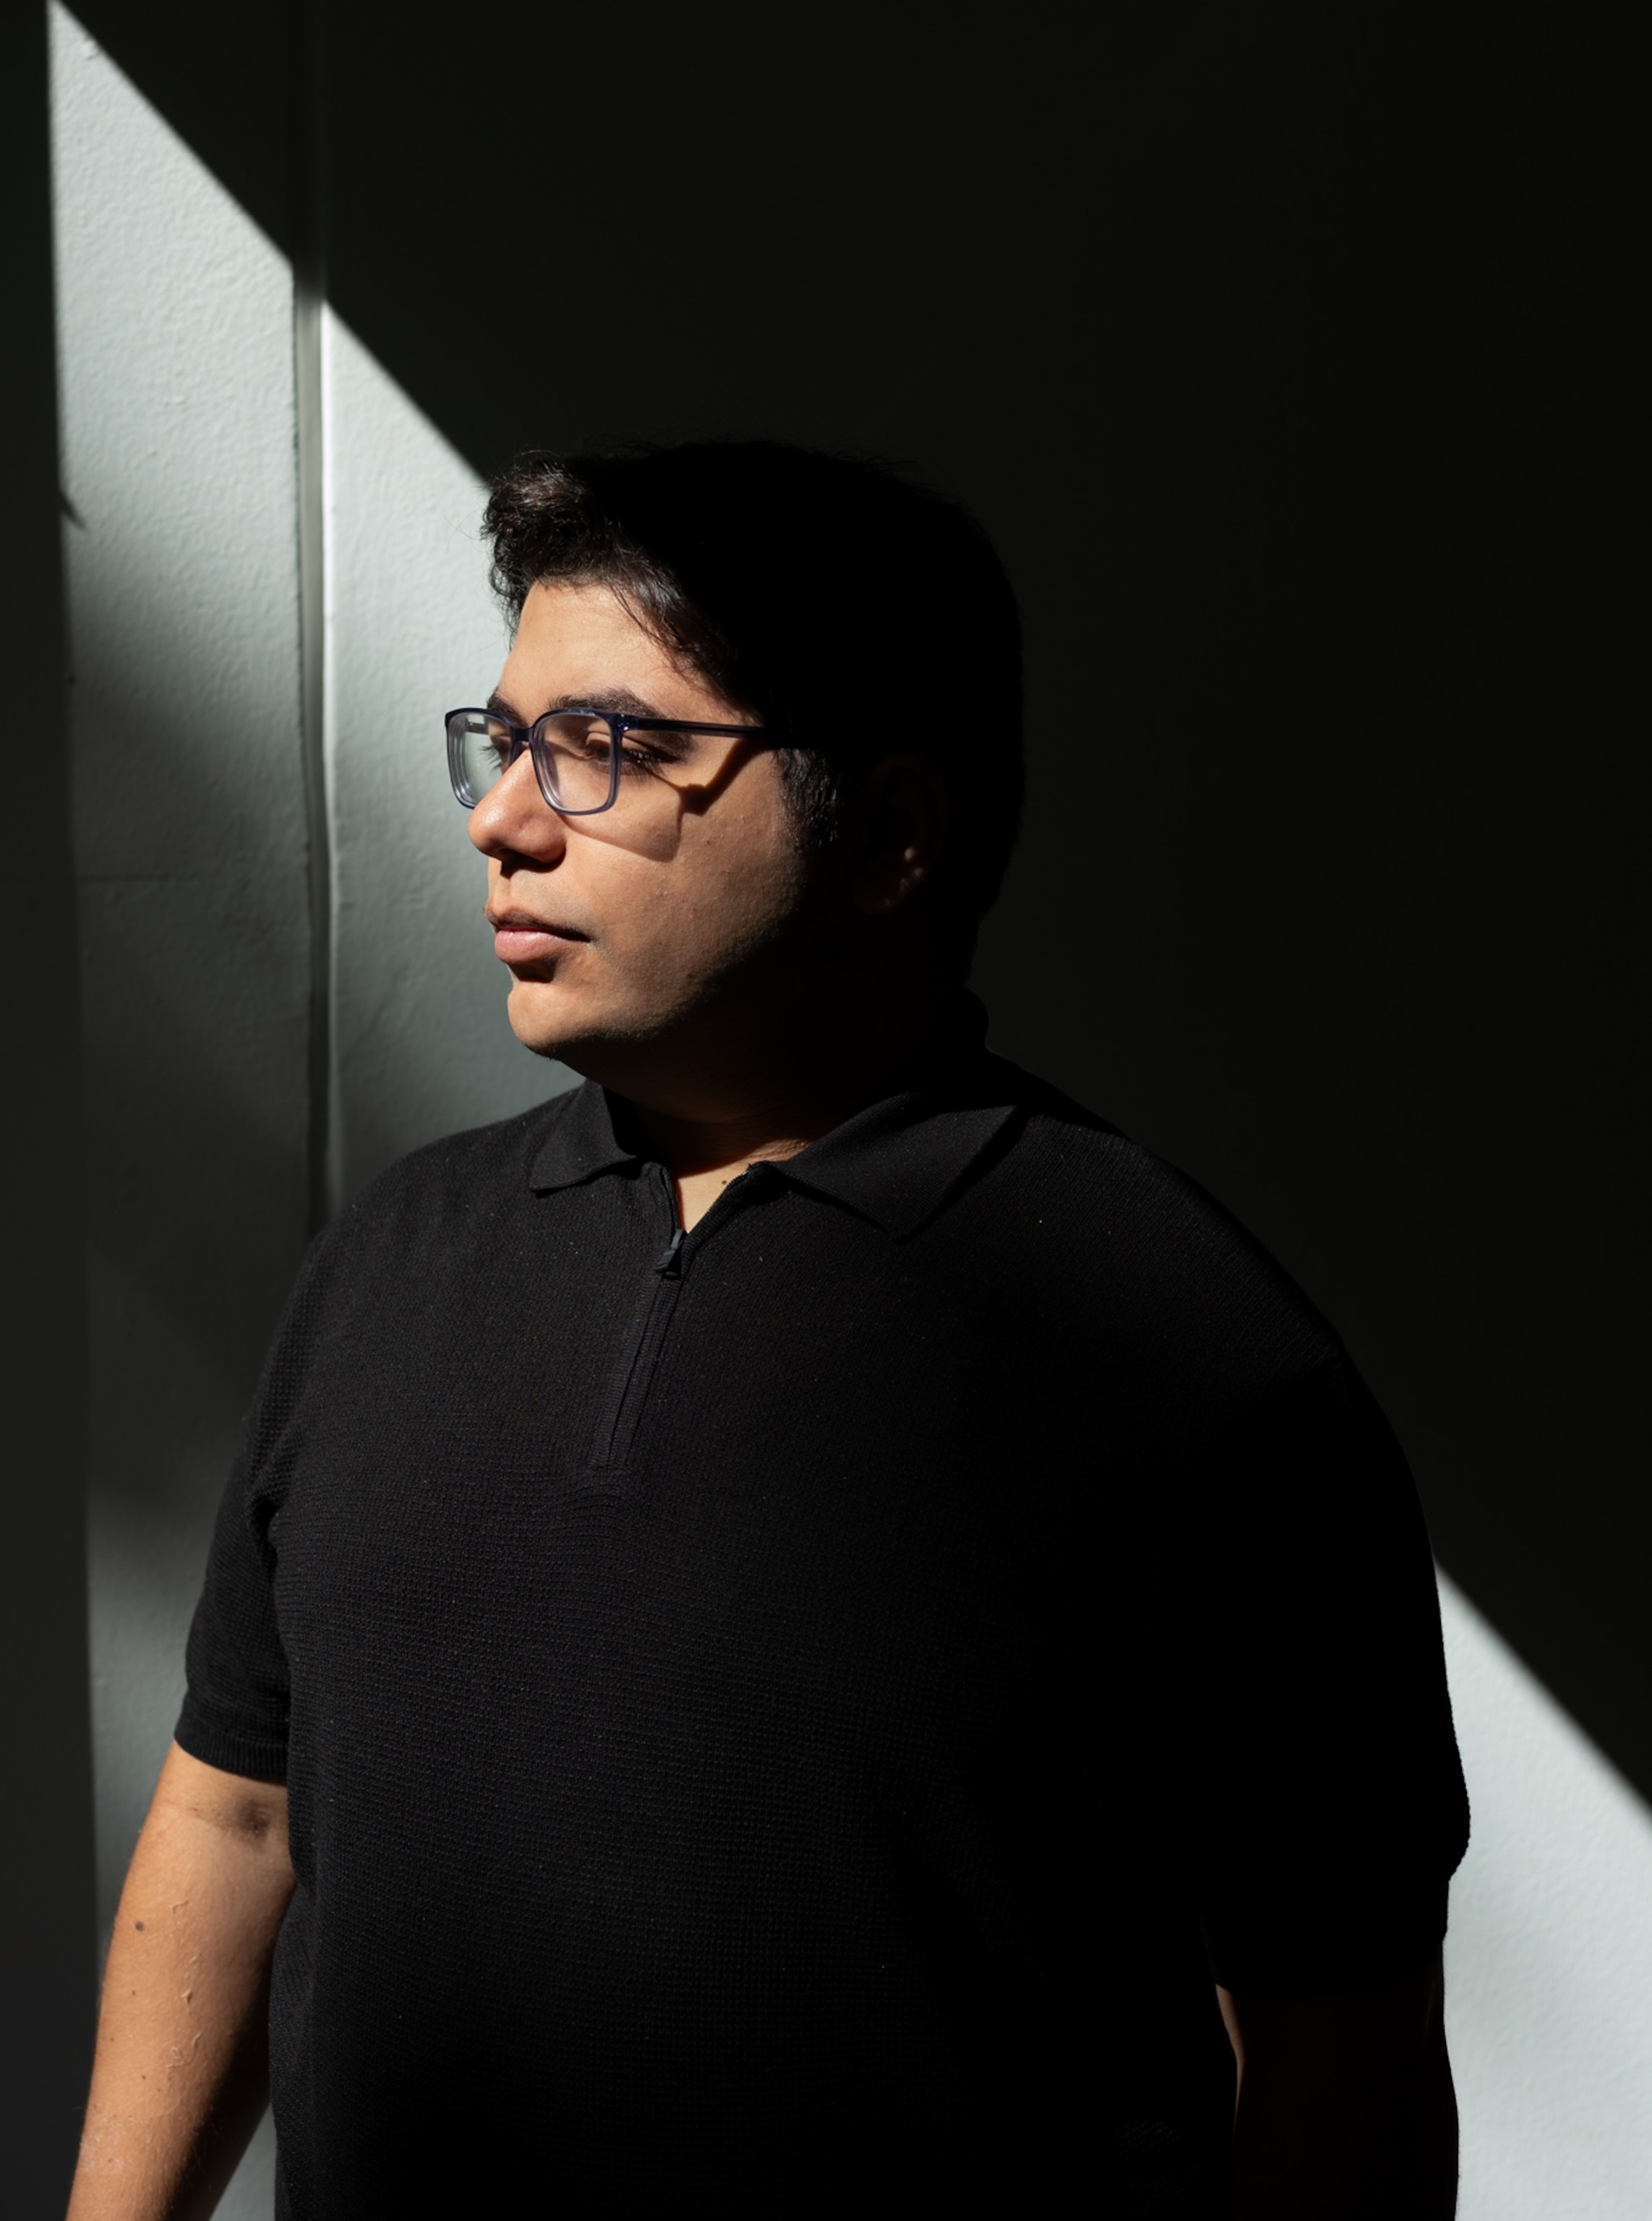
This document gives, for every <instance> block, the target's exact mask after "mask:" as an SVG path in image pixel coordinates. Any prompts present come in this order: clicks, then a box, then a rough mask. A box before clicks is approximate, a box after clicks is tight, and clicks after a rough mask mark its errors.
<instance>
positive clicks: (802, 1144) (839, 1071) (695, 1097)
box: [609, 993, 952, 1227]
mask: <svg viewBox="0 0 1652 2221" xmlns="http://www.w3.org/2000/svg"><path fill="white" fill-rule="evenodd" d="M951 1000H952V998H951V997H950V996H949V995H946V994H944V993H937V994H936V995H935V996H934V997H933V998H926V999H925V1001H924V1003H923V1004H922V1005H921V1006H918V1007H913V1008H909V1009H908V1010H905V1011H904V1012H903V1013H900V1014H899V1015H898V1017H897V1016H896V1015H895V1014H890V1022H887V1023H883V1024H879V1025H867V1024H864V1023H863V1024H862V1026H860V1028H858V1029H856V1030H855V1031H854V1034H853V1035H847V1037H846V1030H845V1029H841V1028H820V1029H811V1031H810V1034H809V1035H808V1036H807V1037H806V1038H804V1039H798V1040H793V1041H792V1042H790V1043H788V1042H785V1040H784V1039H782V1040H779V1041H777V1040H776V1039H775V1038H774V1037H773V1035H770V1037H769V1038H768V1039H767V1041H765V1042H748V1043H746V1044H743V1045H742V1046H744V1047H745V1048H746V1050H747V1054H745V1055H743V1056H742V1055H732V1056H731V1055H729V1054H728V1053H727V1051H728V1047H729V1045H728V1044H724V1045H723V1048H724V1054H722V1055H720V1056H718V1057H716V1059H715V1060H713V1061H712V1062H711V1064H710V1068H709V1069H708V1068H707V1067H704V1066H702V1067H699V1068H698V1069H687V1070H685V1069H683V1068H682V1067H680V1066H679V1067H678V1068H677V1069H675V1070H674V1071H673V1072H671V1073H668V1074H667V1073H660V1074H659V1075H657V1077H656V1076H654V1075H648V1074H645V1073H635V1074H628V1075H626V1077H627V1079H629V1081H630V1083H631V1084H630V1085H625V1084H623V1082H622V1084H621V1085H619V1086H618V1087H617V1088H616V1091H615V1092H617V1093H619V1094H621V1095H622V1096H623V1098H624V1099H625V1101H626V1104H627V1107H628V1111H629V1123H630V1124H631V1125H632V1127H633V1129H634V1130H635V1133H636V1135H637V1136H638V1138H639V1139H641V1141H642V1142H645V1143H646V1145H647V1147H648V1151H649V1154H651V1155H654V1156H655V1157H657V1158H658V1159H659V1161H660V1162H661V1163H662V1164H664V1165H665V1166H666V1168H667V1169H668V1170H669V1171H670V1173H672V1175H673V1179H674V1180H675V1182H676V1186H677V1193H678V1205H679V1211H681V1214H682V1221H683V1224H684V1225H685V1227H688V1226H692V1225H693V1224H694V1223H695V1222H696V1220H698V1218H701V1217H704V1214H705V1212H706V1211H709V1210H710V1207H711V1205H712V1204H714V1203H715V1202H716V1199H717V1198H718V1196H719V1195H721V1193H722V1192H723V1189H724V1188H725V1187H727V1186H729V1183H730V1182H731V1181H733V1180H735V1179H738V1178H739V1177H740V1175H741V1173H743V1172H744V1171H746V1170H747V1168H748V1167H749V1166H751V1165H754V1164H757V1163H760V1162H761V1161H766V1160H767V1161H783V1160H785V1158H787V1157H794V1156H796V1155H797V1154H798V1152H799V1151H800V1150H802V1149H805V1148H808V1146H809V1144H810V1142H816V1141H818V1140H819V1139H820V1137H821V1136H822V1135H823V1134H828V1133H829V1132H830V1131H831V1129H832V1128H833V1127H834V1126H838V1125H841V1124H842V1122H843V1121H844V1119H846V1118H851V1117H854V1114H855V1112H856V1111H857V1110H864V1109H865V1108H866V1106H867V1104H870V1103H876V1102H878V1101H879V1100H880V1099H881V1098H883V1097H884V1096H885V1095H887V1094H891V1093H892V1092H894V1091H895V1090H896V1089H897V1088H898V1087H899V1085H901V1084H902V1081H903V1080H904V1078H905V1077H906V1075H907V1074H908V1073H910V1072H911V1070H912V1069H913V1067H915V1066H916V1065H917V1064H919V1063H920V1062H921V1061H922V1060H923V1057H924V1055H925V1054H926V1053H927V1052H928V1051H929V1048H931V1047H932V1045H933V1043H934V1042H935V1040H936V1036H937V1035H938V1034H939V1033H940V1031H941V1029H942V1025H943V1023H944V1017H945V1012H946V1010H947V1007H948V1004H949V1003H950V1001H951ZM788 1048H789V1049H790V1051H791V1053H790V1054H787V1053H785V1052H786V1051H787V1049H788ZM697 1061H698V1060H697ZM616 1077H617V1075H616ZM651 1077H654V1078H655V1084H654V1085H649V1079H650V1078H651ZM609 1084H610V1085H613V1083H612V1081H610V1083H609Z"/></svg>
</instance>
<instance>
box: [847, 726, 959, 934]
mask: <svg viewBox="0 0 1652 2221" xmlns="http://www.w3.org/2000/svg"><path fill="white" fill-rule="evenodd" d="M947 820H948V801H947V786H946V781H945V780H944V779H942V776H941V774H940V773H939V772H938V771H937V770H936V767H935V766H934V765H933V764H931V763H926V762H925V761H924V760H923V757H922V756H885V758H884V760H883V761H882V762H881V763H880V764H879V765H878V766H876V768H875V769H874V770H873V773H871V775H870V777H869V778H868V779H867V783H866V785H865V786H864V787H863V788H862V790H861V793H860V801H859V804H858V805H857V807H856V808H855V810H854V813H853V819H852V823H853V835H852V838H853V841H854V869H853V872H852V873H851V876H850V879H849V895H850V899H851V900H852V901H853V903H854V906H855V908H856V909H857V910H861V911H864V912H865V914H866V915H867V917H887V916H889V915H890V913H891V912H892V911H894V910H898V909H899V908H900V906H901V904H903V903H904V902H905V901H906V900H907V899H908V898H910V895H911V894H912V893H913V892H914V891H915V890H916V889H917V888H918V887H920V886H922V885H923V882H924V880H925V879H928V878H929V873H931V872H932V871H933V870H934V869H935V865H936V858H937V857H938V856H939V855H940V854H941V848H942V842H943V841H945V839H946V837H947Z"/></svg>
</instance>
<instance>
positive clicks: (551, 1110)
mask: <svg viewBox="0 0 1652 2221" xmlns="http://www.w3.org/2000/svg"><path fill="white" fill-rule="evenodd" d="M584 1092H585V1090H584V1089H583V1088H581V1087H573V1088H569V1089H568V1090H567V1091H566V1092H565V1093H563V1094H560V1095H557V1096H554V1097H553V1098H551V1100H550V1101H549V1102H548V1103H541V1104H535V1107H534V1109H533V1110H527V1111H522V1112H519V1113H517V1115H516V1116H515V1117H510V1118H501V1119H498V1120H497V1121H496V1122H495V1123H493V1124H491V1125H487V1126H472V1127H470V1128H467V1129H466V1130H464V1131H463V1132H460V1133H457V1134H444V1135H443V1136H441V1138H440V1139H439V1140H437V1141H435V1142H426V1143H425V1144H424V1145H423V1147H422V1148H417V1149H414V1150H411V1151H410V1152H409V1154H407V1155H406V1156H404V1157H398V1158H397V1161H396V1162H395V1163H394V1164H391V1165H388V1166H386V1167H385V1170H384V1171H383V1172H381V1173H378V1174H376V1175H375V1176H374V1178H373V1179H370V1180H368V1181H367V1182H366V1184H365V1185H364V1186H362V1187H360V1189H359V1190H358V1191H357V1192H356V1193H355V1194H354V1196H352V1197H351V1198H350V1200H349V1202H348V1203H347V1204H346V1205H345V1207H344V1209H343V1210H342V1211H341V1212H340V1213H339V1215H338V1217H336V1218H335V1220H334V1221H333V1222H332V1223H331V1225H329V1227H328V1228H327V1229H326V1230H325V1232H324V1233H323V1234H322V1236H320V1237H319V1238H318V1240H317V1242H316V1263H317V1265H318V1266H320V1267H322V1268H323V1269H324V1270H326V1269H334V1270H336V1269H337V1268H338V1267H341V1266H343V1265H345V1264H347V1262H348V1261H353V1260H356V1259H360V1258H361V1257H363V1256H364V1255H367V1256H372V1255H378V1254H382V1253H383V1252H384V1251H385V1249H386V1248H392V1249H395V1250H397V1251H398V1252H401V1253H403V1254H408V1253H410V1252H416V1251H417V1250H419V1249H421V1248H424V1247H426V1246H428V1245H431V1244H435V1245H438V1246H440V1245H443V1244H445V1243H446V1242H450V1241H453V1240H454V1239H460V1238H463V1239H466V1240H472V1239H477V1238H480V1239H483V1240H485V1239H487V1238H488V1235H489V1232H490V1229H492V1230H494V1231H496V1232H497V1229H499V1228H500V1227H501V1226H502V1225H503V1224H504V1223H506V1222H508V1221H509V1220H510V1219H511V1218H513V1217H516V1215H517V1214H518V1213H520V1212H522V1211H525V1210H526V1209H527V1207H528V1205H529V1200H530V1192H529V1174H530V1172H531V1170H532V1167H533V1164H534V1161H535V1158H536V1156H537V1155H538V1154H539V1153H540V1152H541V1150H542V1149H543V1148H544V1147H545V1144H546V1142H547V1141H548V1139H549V1138H550V1137H551V1136H553V1135H554V1134H555V1133H556V1132H557V1130H558V1129H559V1128H560V1127H561V1126H562V1125H563V1124H564V1123H566V1121H567V1119H568V1118H569V1117H571V1116H573V1115H574V1112H575V1107H576V1105H577V1104H579V1098H580V1097H581V1096H582V1095H583V1094H584Z"/></svg>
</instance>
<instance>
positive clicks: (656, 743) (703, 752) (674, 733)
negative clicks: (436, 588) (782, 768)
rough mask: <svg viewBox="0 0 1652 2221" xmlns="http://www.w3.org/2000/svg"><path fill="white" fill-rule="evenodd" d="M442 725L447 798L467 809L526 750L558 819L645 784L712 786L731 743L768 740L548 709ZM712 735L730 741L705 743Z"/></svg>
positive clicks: (457, 716) (746, 732)
mask: <svg viewBox="0 0 1652 2221" xmlns="http://www.w3.org/2000/svg"><path fill="white" fill-rule="evenodd" d="M641 735H647V736H648V737H647V738H646V739H644V738H641V737H640V736H641ZM766 739H767V729H766V728H765V727H763V726H761V725H705V724H699V723H683V722H682V721H680V720H673V718H670V717H633V716H629V715H627V716H620V715H618V714H615V715H612V716H610V715H609V714H607V713H606V712H604V711H602V710H547V711H546V713H545V715H544V716H542V717H536V718H535V721H534V723H532V724H531V725H513V724H512V723H510V719H509V718H508V717H501V716H497V714H496V713H495V712H494V711H493V710H449V711H448V712H447V773H448V776H449V778H450V779H452V780H453V785H454V800H455V801H457V802H458V803H460V804H461V805H462V806H463V807H464V808H465V809H466V810H474V809H475V807H476V805H477V804H478V803H479V801H480V800H481V799H482V797H483V796H484V795H485V794H486V793H487V792H488V791H489V790H490V789H491V788H492V787H495V786H497V785H498V783H499V781H500V780H501V779H503V778H504V775H505V773H506V772H508V771H509V770H510V766H511V765H512V764H514V763H515V762H516V758H517V757H518V756H519V755H520V754H522V752H523V749H524V748H526V749H527V750H528V751H529V754H531V755H532V757H533V760H534V776H535V779H537V780H538V781H539V791H540V792H541V794H542V795H543V796H544V798H545V799H546V801H547V802H548V804H550V806H551V808H552V809H553V810H557V811H558V812H560V815H561V816H564V817H591V816H595V814H596V813H597V811H598V810H611V809H612V808H613V807H614V805H615V804H616V802H619V801H620V800H621V799H622V798H623V796H626V795H628V794H631V793H636V794H638V795H639V797H640V796H641V792H643V791H647V790H648V788H650V787H652V788H653V790H654V791H655V792H658V791H659V789H660V787H661V786H669V787H675V788H677V789H679V790H681V789H682V788H685V787H691V786H711V785H715V784H716V781H717V780H718V779H720V778H721V777H722V776H723V773H724V772H725V771H726V770H727V769H728V767H729V760H730V759H731V758H732V756H733V754H734V748H733V745H732V743H734V742H735V741H760V740H766ZM718 740H721V741H724V742H725V743H728V744H729V745H725V746H724V747H723V748H716V747H715V746H711V745H708V743H713V742H715V741H718Z"/></svg>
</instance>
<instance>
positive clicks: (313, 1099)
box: [291, 0, 335, 1234]
mask: <svg viewBox="0 0 1652 2221" xmlns="http://www.w3.org/2000/svg"><path fill="white" fill-rule="evenodd" d="M291 111H292V341H293V386H294V399H295V404H296V416H297V473H298V641H299V648H298V654H299V681H300V700H301V715H302V720H303V779H304V816H305V835H306V841H305V849H306V856H307V868H308V877H309V893H310V1015H309V1029H308V1048H307V1058H308V1067H309V1069H308V1102H307V1117H306V1122H305V1126H306V1129H305V1136H304V1161H305V1174H306V1186H307V1190H308V1211H309V1228H310V1233H312V1234H314V1233H316V1232H317V1231H319V1229H321V1228H322V1226H324V1225H325V1224H326V1223H327V1221H328V1220H329V1218H330V1217H332V1215H333V1210H334V1207H335V1148H334V1139H335V1136H334V1119H333V841H332V824H331V810H330V807H329V802H330V797H329V791H328V790H329V781H328V765H327V698H326V692H327V690H326V673H327V640H326V628H327V594H326V560H327V541H326V506H325V491H324V486H325V480H324V468H325V456H324V452H323V449H324V441H325V437H326V425H325V422H324V416H323V391H322V307H323V303H324V302H325V299H326V263H325V254H324V225H323V222H322V215H323V198H322V9H321V0H291Z"/></svg>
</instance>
